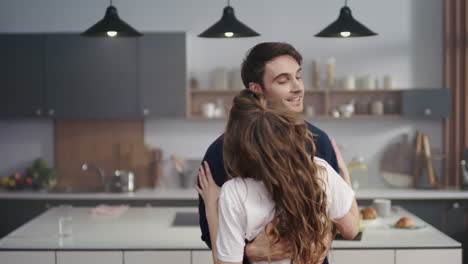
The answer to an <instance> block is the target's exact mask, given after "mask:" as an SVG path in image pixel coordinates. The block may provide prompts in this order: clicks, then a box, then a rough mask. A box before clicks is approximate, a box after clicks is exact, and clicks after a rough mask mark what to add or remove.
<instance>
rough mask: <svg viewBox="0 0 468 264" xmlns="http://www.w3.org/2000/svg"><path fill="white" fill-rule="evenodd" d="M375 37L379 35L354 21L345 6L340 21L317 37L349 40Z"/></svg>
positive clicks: (332, 24) (349, 10) (329, 26)
mask: <svg viewBox="0 0 468 264" xmlns="http://www.w3.org/2000/svg"><path fill="white" fill-rule="evenodd" d="M375 35H377V33H375V32H373V31H371V30H370V29H368V28H367V27H366V26H364V25H363V24H361V23H359V22H358V21H357V20H356V19H354V18H353V16H352V14H351V9H350V8H349V7H348V6H346V5H345V6H344V7H342V8H341V10H340V16H339V17H338V19H337V20H336V21H334V22H333V23H331V24H330V25H328V26H327V27H326V28H325V29H323V30H322V31H320V32H319V33H318V34H316V35H315V36H316V37H324V38H347V37H368V36H375Z"/></svg>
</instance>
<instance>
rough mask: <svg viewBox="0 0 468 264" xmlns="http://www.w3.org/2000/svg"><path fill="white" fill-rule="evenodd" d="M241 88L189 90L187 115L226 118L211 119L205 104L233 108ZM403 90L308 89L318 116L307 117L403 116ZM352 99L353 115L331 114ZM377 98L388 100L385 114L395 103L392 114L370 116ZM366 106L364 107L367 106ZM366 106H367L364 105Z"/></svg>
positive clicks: (306, 101)
mask: <svg viewBox="0 0 468 264" xmlns="http://www.w3.org/2000/svg"><path fill="white" fill-rule="evenodd" d="M240 91H242V90H240V89H229V90H228V89H226V90H215V89H189V90H188V98H187V99H188V100H187V110H188V111H187V118H188V119H191V120H224V119H226V117H220V118H207V117H204V116H203V115H202V114H201V106H202V105H203V104H206V103H218V104H219V103H220V102H221V104H224V106H225V110H227V109H229V105H230V104H231V103H232V99H233V97H234V96H235V95H237V94H238V93H239V92H240ZM402 91H403V89H392V90H361V89H356V90H344V89H327V88H314V89H310V88H308V89H306V90H305V91H304V109H307V107H308V106H311V105H312V106H313V107H314V110H315V115H314V116H312V117H308V116H305V115H304V118H305V119H317V120H332V119H338V120H345V119H363V120H366V119H401V118H402V117H401V115H400V113H401V111H402V109H401V101H402V99H401V98H402ZM350 101H355V103H356V104H355V109H356V112H355V114H354V115H352V116H351V117H338V118H336V117H333V116H331V115H330V114H328V113H330V111H331V110H332V109H339V107H340V106H341V105H344V104H347V103H349V102H350ZM374 101H382V102H383V103H384V113H385V112H386V111H387V110H386V107H387V106H386V105H387V103H388V104H389V105H390V102H391V104H392V110H390V111H392V113H396V114H384V115H370V114H367V113H369V111H370V103H371V102H374ZM363 105H364V106H363ZM363 107H364V108H363Z"/></svg>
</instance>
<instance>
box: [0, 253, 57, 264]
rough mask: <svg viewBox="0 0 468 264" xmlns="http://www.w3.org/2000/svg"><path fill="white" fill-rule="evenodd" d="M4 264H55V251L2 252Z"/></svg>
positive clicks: (0, 261)
mask: <svg viewBox="0 0 468 264" xmlns="http://www.w3.org/2000/svg"><path fill="white" fill-rule="evenodd" d="M0 263H2V264H26V263H34V264H55V251H0Z"/></svg>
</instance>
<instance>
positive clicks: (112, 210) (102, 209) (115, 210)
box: [91, 204, 128, 216]
mask: <svg viewBox="0 0 468 264" xmlns="http://www.w3.org/2000/svg"><path fill="white" fill-rule="evenodd" d="M127 209H128V205H105V204H100V205H98V206H96V207H94V208H92V209H91V214H93V215H108V216H112V215H117V214H121V213H123V212H125V211H126V210H127Z"/></svg>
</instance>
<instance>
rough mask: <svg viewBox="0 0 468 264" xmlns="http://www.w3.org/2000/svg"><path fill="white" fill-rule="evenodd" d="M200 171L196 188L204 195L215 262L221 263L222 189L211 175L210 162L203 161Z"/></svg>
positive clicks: (215, 263)
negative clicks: (220, 207) (219, 258)
mask: <svg viewBox="0 0 468 264" xmlns="http://www.w3.org/2000/svg"><path fill="white" fill-rule="evenodd" d="M198 171H199V173H198V180H199V182H200V187H198V186H197V185H196V184H195V189H197V191H198V193H199V194H200V195H201V196H202V198H203V201H204V203H205V212H206V219H207V221H208V228H209V231H210V240H211V247H212V251H211V252H212V254H213V263H214V264H217V263H219V262H218V261H217V260H218V250H217V248H216V236H217V235H218V198H219V192H220V189H221V188H219V186H218V185H216V183H215V182H214V180H213V176H212V175H211V171H210V167H209V165H208V163H207V162H206V161H205V162H203V166H202V165H200V168H199V170H198Z"/></svg>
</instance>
